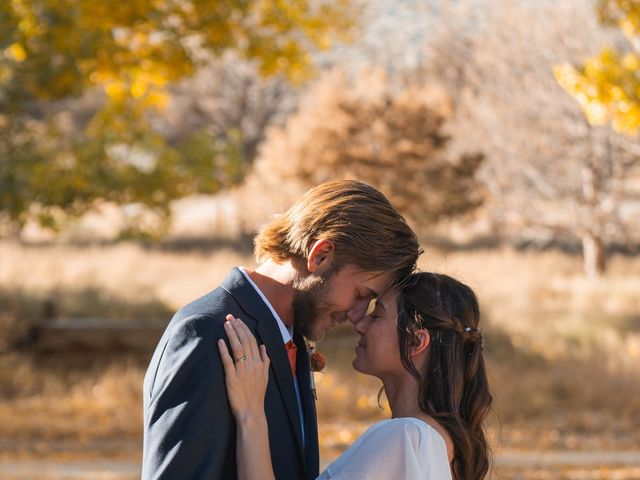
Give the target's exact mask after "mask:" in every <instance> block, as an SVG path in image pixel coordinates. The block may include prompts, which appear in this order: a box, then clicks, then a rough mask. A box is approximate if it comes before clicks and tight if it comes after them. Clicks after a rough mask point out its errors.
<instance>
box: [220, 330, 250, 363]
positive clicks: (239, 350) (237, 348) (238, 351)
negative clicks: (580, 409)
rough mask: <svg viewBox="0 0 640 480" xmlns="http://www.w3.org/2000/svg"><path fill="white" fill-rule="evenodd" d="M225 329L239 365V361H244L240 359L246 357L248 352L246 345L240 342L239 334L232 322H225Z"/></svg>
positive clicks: (234, 357)
mask: <svg viewBox="0 0 640 480" xmlns="http://www.w3.org/2000/svg"><path fill="white" fill-rule="evenodd" d="M224 330H225V332H227V337H228V338H229V344H230V345H231V351H232V353H233V359H234V360H235V361H236V366H237V363H242V361H240V362H238V359H239V358H242V357H244V355H245V354H246V352H245V351H244V347H243V346H242V344H241V343H240V340H239V339H238V334H237V333H236V331H235V329H234V328H233V325H232V323H231V322H224Z"/></svg>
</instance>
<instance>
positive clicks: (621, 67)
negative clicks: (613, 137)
mask: <svg viewBox="0 0 640 480" xmlns="http://www.w3.org/2000/svg"><path fill="white" fill-rule="evenodd" d="M597 11H598V17H599V19H600V21H601V22H602V23H603V24H604V25H607V26H612V27H617V28H618V29H620V30H621V31H622V32H623V34H624V36H625V38H626V39H627V40H628V42H627V45H628V48H627V49H625V50H621V49H615V48H610V47H607V48H604V49H603V50H602V51H601V52H600V54H599V55H598V56H595V57H593V58H590V59H588V60H587V61H585V62H584V63H583V64H582V65H579V66H572V65H569V64H565V65H561V66H558V67H556V68H555V71H554V73H555V75H556V78H557V80H558V82H559V83H560V85H561V86H562V87H563V88H564V89H565V90H567V91H568V92H569V93H571V94H572V95H573V96H574V97H575V98H576V100H577V101H578V102H579V103H580V105H581V106H582V109H583V111H584V113H585V115H586V116H587V119H588V120H589V122H590V123H591V124H593V125H604V124H606V123H608V122H611V123H612V126H613V128H614V129H616V130H617V131H619V132H623V133H627V134H635V133H637V131H638V129H639V128H640V1H638V0H600V1H599V3H598V8H597Z"/></svg>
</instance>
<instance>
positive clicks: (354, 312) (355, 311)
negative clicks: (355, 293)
mask: <svg viewBox="0 0 640 480" xmlns="http://www.w3.org/2000/svg"><path fill="white" fill-rule="evenodd" d="M370 301H371V299H370V298H361V299H359V300H357V301H356V303H355V304H354V305H353V307H351V309H349V310H348V311H347V318H348V319H349V321H350V322H351V323H353V324H354V325H355V323H356V322H357V321H358V320H360V319H361V318H362V317H364V315H365V313H366V312H367V307H368V306H369V302H370Z"/></svg>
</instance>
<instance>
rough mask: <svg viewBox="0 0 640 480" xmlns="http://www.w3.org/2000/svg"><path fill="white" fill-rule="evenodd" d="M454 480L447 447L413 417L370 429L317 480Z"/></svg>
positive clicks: (428, 428) (382, 422)
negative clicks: (452, 479)
mask: <svg viewBox="0 0 640 480" xmlns="http://www.w3.org/2000/svg"><path fill="white" fill-rule="evenodd" d="M328 479H338V480H402V479H407V480H412V479H415V480H451V469H450V467H449V459H448V458H447V447H446V444H445V442H444V439H443V438H442V436H441V435H440V434H439V433H438V432H437V431H436V430H435V429H434V428H433V427H432V426H430V425H428V424H427V423H425V422H423V421H422V420H418V419H417V418H413V417H405V418H393V419H390V420H383V421H381V422H378V423H376V424H374V425H373V426H371V427H370V428H369V429H368V430H367V431H366V432H365V433H364V434H363V435H362V436H361V437H360V438H358V440H356V442H355V443H354V444H353V445H351V447H349V449H347V451H346V452H344V453H343V454H342V455H341V456H340V457H338V458H337V459H336V461H335V462H333V463H331V464H330V465H329V466H328V467H327V469H326V470H325V471H324V472H322V473H321V474H320V476H319V477H318V479H317V480H328Z"/></svg>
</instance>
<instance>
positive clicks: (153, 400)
mask: <svg viewBox="0 0 640 480" xmlns="http://www.w3.org/2000/svg"><path fill="white" fill-rule="evenodd" d="M228 313H231V314H232V315H234V316H235V317H239V318H241V319H242V320H243V321H244V322H245V323H246V324H247V325H248V327H249V329H251V331H252V332H254V334H255V335H256V337H257V338H258V343H259V344H260V343H264V344H265V345H266V347H267V352H268V354H269V357H270V358H271V367H270V371H269V385H268V387H267V392H266V396H265V411H266V415H267V422H268V425H269V443H270V447H271V460H272V462H273V470H274V473H275V476H276V478H277V479H278V480H289V479H291V480H302V479H312V478H316V477H317V476H318V468H319V455H318V429H317V420H316V409H315V401H314V398H313V394H312V392H311V385H310V374H309V367H308V366H309V358H308V354H307V351H306V348H305V345H304V340H303V338H302V337H301V336H300V335H297V334H296V335H294V342H295V343H296V345H297V346H298V356H297V375H296V376H297V379H298V384H299V387H300V396H301V400H302V408H303V414H304V420H305V425H304V431H305V442H306V444H305V447H306V448H304V449H303V446H302V445H303V443H302V434H301V429H300V415H299V412H298V405H297V401H296V394H295V388H294V384H293V377H292V375H291V369H290V366H289V360H288V357H287V353H286V351H285V348H284V345H283V340H282V335H281V334H280V330H279V329H278V325H277V323H276V319H275V318H274V317H273V315H272V314H271V312H270V310H269V308H268V307H267V306H266V305H265V303H264V302H263V300H262V299H261V298H260V296H259V295H258V293H257V292H256V291H255V289H254V288H253V286H252V285H251V284H250V283H249V282H248V281H247V280H246V278H245V277H244V276H243V275H242V272H241V271H240V270H238V269H237V268H234V269H233V270H232V271H231V273H230V274H229V276H228V277H227V278H226V279H225V280H224V282H223V283H222V285H221V286H220V287H219V288H217V289H215V290H213V291H212V292H210V293H208V294H206V295H205V296H203V297H202V298H199V299H198V300H195V301H194V302H192V303H190V304H189V305H186V306H185V307H183V308H182V309H180V310H179V311H178V312H177V313H176V314H175V316H174V317H173V319H172V320H171V322H170V323H169V325H168V326H167V329H166V331H165V332H164V335H163V336H162V338H161V339H160V343H159V344H158V346H157V347H156V350H155V353H154V354H153V357H152V359H151V363H150V365H149V368H148V370H147V374H146V376H145V379H144V451H143V459H142V479H143V480H151V479H163V480H168V479H176V480H187V479H207V480H209V479H235V478H236V477H237V473H236V427H235V421H234V418H233V414H232V413H231V410H230V409H229V402H228V399H227V392H226V389H225V383H224V369H223V367H222V362H221V360H220V353H219V351H218V345H217V341H218V339H219V338H225V339H226V336H225V334H224V329H223V324H224V320H225V316H226V315H227V314H228Z"/></svg>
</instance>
